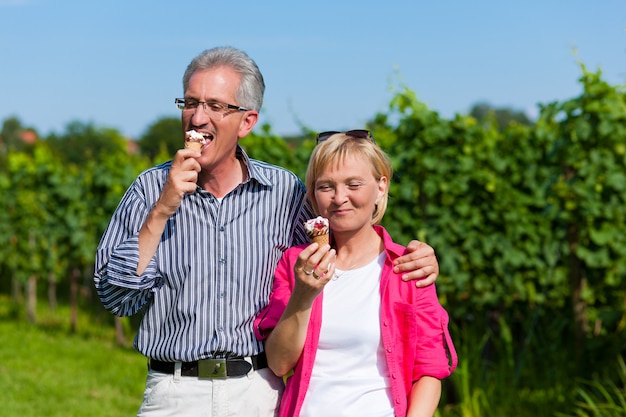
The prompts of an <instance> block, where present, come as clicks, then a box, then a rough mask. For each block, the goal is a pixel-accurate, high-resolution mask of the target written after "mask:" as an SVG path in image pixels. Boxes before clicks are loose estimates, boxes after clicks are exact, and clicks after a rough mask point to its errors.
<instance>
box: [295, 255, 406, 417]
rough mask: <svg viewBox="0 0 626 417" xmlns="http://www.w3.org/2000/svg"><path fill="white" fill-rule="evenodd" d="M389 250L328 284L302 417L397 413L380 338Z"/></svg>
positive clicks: (367, 416)
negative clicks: (382, 285)
mask: <svg viewBox="0 0 626 417" xmlns="http://www.w3.org/2000/svg"><path fill="white" fill-rule="evenodd" d="M384 261H385V254H384V253H381V255H380V256H379V257H378V258H376V259H374V260H373V261H372V262H370V263H369V264H368V265H366V266H364V267H362V268H358V269H354V270H349V271H336V273H335V276H336V277H337V279H336V280H331V281H330V282H329V283H328V284H327V285H326V287H325V288H324V301H323V307H322V327H321V332H320V340H319V346H318V349H317V354H316V357H315V363H314V365H313V371H312V375H311V382H310V385H309V389H308V392H307V394H306V398H305V400H304V404H303V405H302V412H301V413H300V416H301V417H322V416H332V417H340V416H350V417H353V416H359V417H370V416H371V417H374V416H376V417H393V415H394V412H393V407H392V403H391V399H390V396H389V394H390V390H391V383H390V382H389V380H388V376H389V371H388V369H387V363H386V361H385V355H384V351H383V347H382V343H381V340H380V291H379V288H380V274H381V272H382V266H383V264H384Z"/></svg>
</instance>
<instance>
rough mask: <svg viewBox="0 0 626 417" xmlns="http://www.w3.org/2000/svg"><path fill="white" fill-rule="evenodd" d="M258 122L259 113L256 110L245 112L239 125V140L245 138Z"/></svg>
mask: <svg viewBox="0 0 626 417" xmlns="http://www.w3.org/2000/svg"><path fill="white" fill-rule="evenodd" d="M258 120H259V112H257V111H256V110H246V112H245V115H244V116H243V117H242V118H241V123H240V125H239V138H240V139H241V138H243V137H246V136H247V135H248V133H250V132H251V131H252V128H253V127H254V125H256V122H257V121H258Z"/></svg>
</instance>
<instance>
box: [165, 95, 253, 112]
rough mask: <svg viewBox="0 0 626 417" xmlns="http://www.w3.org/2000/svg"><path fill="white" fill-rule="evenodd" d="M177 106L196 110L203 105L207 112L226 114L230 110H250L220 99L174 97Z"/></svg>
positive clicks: (185, 109)
mask: <svg viewBox="0 0 626 417" xmlns="http://www.w3.org/2000/svg"><path fill="white" fill-rule="evenodd" d="M174 103H176V107H178V108H179V109H180V110H182V111H192V110H193V111H195V110H196V109H197V108H198V106H199V105H202V109H203V110H204V111H205V112H207V113H217V114H222V115H223V114H224V113H226V112H227V111H228V110H237V111H248V110H250V109H246V108H245V107H240V106H235V105H234V104H228V103H222V102H220V101H198V100H194V99H191V98H177V99H174Z"/></svg>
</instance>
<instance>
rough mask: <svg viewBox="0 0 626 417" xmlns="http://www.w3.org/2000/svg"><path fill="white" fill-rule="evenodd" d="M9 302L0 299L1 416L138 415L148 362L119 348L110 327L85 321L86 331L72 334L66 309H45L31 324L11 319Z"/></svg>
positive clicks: (70, 416)
mask: <svg viewBox="0 0 626 417" xmlns="http://www.w3.org/2000/svg"><path fill="white" fill-rule="evenodd" d="M8 305H9V302H8V301H7V299H1V300H0V334H2V339H1V342H0V404H2V409H1V411H0V415H2V416H4V417H31V416H32V417H35V416H37V417H40V416H46V417H55V416H59V417H60V416H63V417H73V416H81V417H83V416H94V417H109V416H111V417H113V416H115V417H118V416H131V415H136V413H137V409H138V408H139V405H140V403H141V398H142V395H143V389H144V383H145V377H146V360H145V358H144V357H143V356H142V355H141V354H139V353H137V352H136V351H134V350H132V349H130V348H127V349H125V348H120V347H119V346H115V345H114V343H113V341H114V335H113V331H112V329H111V327H110V326H106V327H104V326H94V325H93V323H92V324H91V325H90V326H91V327H90V326H89V325H87V324H82V325H83V326H84V327H85V329H86V330H85V331H82V332H78V334H70V333H69V330H68V329H69V326H67V328H66V326H64V325H63V321H62V320H65V321H67V317H69V314H68V313H67V311H58V312H43V314H42V316H43V317H44V318H43V319H42V320H41V323H38V324H37V325H33V324H28V323H26V322H24V321H23V320H21V319H19V318H18V319H16V318H14V317H8V316H10V314H8V310H7V309H6V307H7V306H8ZM61 317H63V319H60V318H61Z"/></svg>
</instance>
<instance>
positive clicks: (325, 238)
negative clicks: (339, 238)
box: [311, 233, 330, 246]
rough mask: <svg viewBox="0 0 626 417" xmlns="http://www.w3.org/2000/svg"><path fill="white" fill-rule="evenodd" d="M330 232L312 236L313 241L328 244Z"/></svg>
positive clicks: (322, 244)
mask: <svg viewBox="0 0 626 417" xmlns="http://www.w3.org/2000/svg"><path fill="white" fill-rule="evenodd" d="M329 238H330V234H329V233H324V234H323V235H317V236H312V237H311V243H317V244H318V245H320V246H324V245H327V244H328V243H329Z"/></svg>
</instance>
